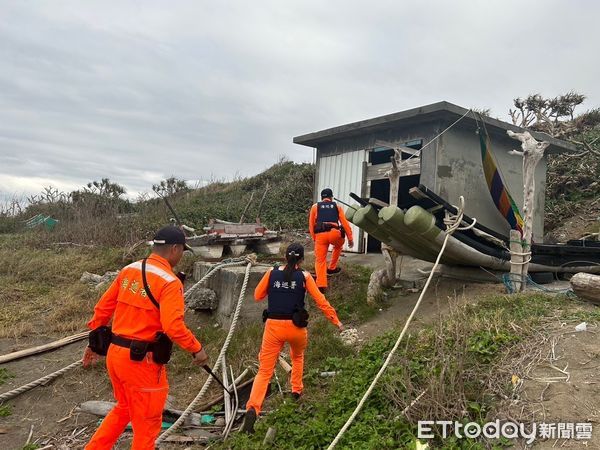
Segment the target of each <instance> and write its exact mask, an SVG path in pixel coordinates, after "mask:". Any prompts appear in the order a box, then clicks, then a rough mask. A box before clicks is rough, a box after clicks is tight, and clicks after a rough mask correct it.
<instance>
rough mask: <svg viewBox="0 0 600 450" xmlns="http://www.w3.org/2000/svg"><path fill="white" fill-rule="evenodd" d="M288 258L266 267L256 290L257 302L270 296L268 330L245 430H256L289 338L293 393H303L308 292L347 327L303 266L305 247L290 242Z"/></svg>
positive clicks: (337, 323) (328, 315)
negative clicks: (255, 427) (257, 418)
mask: <svg viewBox="0 0 600 450" xmlns="http://www.w3.org/2000/svg"><path fill="white" fill-rule="evenodd" d="M285 259H286V265H285V266H284V267H274V268H272V269H270V270H269V271H267V273H265V275H264V276H263V278H262V280H261V281H260V283H258V286H256V289H255V291H254V298H255V299H256V301H257V302H259V301H261V300H264V299H265V297H268V307H267V309H266V310H265V311H264V313H263V321H264V322H265V331H264V333H263V339H262V345H261V348H260V353H259V355H258V361H259V368H258V373H257V375H256V378H254V384H253V385H252V392H251V393H250V398H249V400H248V403H247V404H246V416H245V417H244V423H243V424H242V431H244V432H246V433H252V432H254V422H255V421H256V417H257V416H258V414H259V413H260V411H261V408H262V404H263V401H264V399H265V395H266V393H267V388H268V386H269V383H270V382H271V377H272V376H273V372H274V370H275V365H276V364H277V359H278V358H279V353H280V352H281V349H282V348H283V346H284V344H285V343H286V342H287V343H288V344H290V354H291V359H292V396H293V397H294V398H295V399H298V398H300V396H301V395H302V389H303V384H302V373H303V371H304V350H305V349H306V345H307V343H308V333H307V330H306V326H307V325H308V313H307V312H306V309H305V307H304V297H305V295H306V292H307V291H308V293H309V294H310V295H311V297H312V298H313V299H314V300H315V303H316V304H317V306H318V307H319V309H320V310H321V311H322V312H323V314H324V315H325V317H326V318H327V319H328V320H329V321H330V322H331V323H332V324H333V325H335V326H336V327H338V328H339V330H340V331H342V330H343V329H344V327H343V325H342V323H341V322H340V320H339V319H338V317H337V314H336V312H335V309H333V307H332V306H331V305H330V304H329V302H328V301H327V299H326V298H325V296H324V295H323V294H322V293H321V291H319V288H317V285H316V283H315V280H314V279H313V277H312V276H311V275H310V273H308V272H305V271H303V270H302V269H301V268H300V266H301V264H302V261H303V260H304V247H302V245H300V244H296V243H294V244H291V245H290V246H289V247H288V248H287V249H286V251H285Z"/></svg>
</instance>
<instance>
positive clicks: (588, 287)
mask: <svg viewBox="0 0 600 450" xmlns="http://www.w3.org/2000/svg"><path fill="white" fill-rule="evenodd" d="M571 287H572V288H573V291H574V292H575V294H577V296H578V297H581V298H583V299H585V300H588V301H590V302H592V303H594V304H596V305H600V276H599V275H592V274H589V273H583V272H580V273H576V274H575V275H573V277H571Z"/></svg>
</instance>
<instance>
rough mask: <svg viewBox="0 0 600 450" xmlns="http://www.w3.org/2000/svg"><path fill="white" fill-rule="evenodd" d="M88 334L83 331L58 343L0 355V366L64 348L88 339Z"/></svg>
mask: <svg viewBox="0 0 600 450" xmlns="http://www.w3.org/2000/svg"><path fill="white" fill-rule="evenodd" d="M89 333H90V332H89V331H83V332H81V333H77V334H74V335H72V336H67V337H65V338H62V339H59V340H58V341H54V342H50V343H48V344H44V345H38V346H37V347H32V348H28V349H25V350H19V351H18V352H13V353H8V354H6V355H2V356H0V364H4V363H7V362H9V361H14V360H15V359H20V358H25V357H26V356H31V355H35V354H38V353H44V352H47V351H50V350H54V349H57V348H60V347H64V346H65V345H69V344H72V343H73V342H77V341H82V340H84V339H86V338H87V337H88V334H89Z"/></svg>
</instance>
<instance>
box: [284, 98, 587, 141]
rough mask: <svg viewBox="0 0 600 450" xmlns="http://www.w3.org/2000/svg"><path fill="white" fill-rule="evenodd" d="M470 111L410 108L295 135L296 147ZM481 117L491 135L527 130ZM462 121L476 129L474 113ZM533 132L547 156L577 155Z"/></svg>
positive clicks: (445, 107) (442, 106)
mask: <svg viewBox="0 0 600 450" xmlns="http://www.w3.org/2000/svg"><path fill="white" fill-rule="evenodd" d="M467 111H468V109H466V108H463V107H461V106H458V105H455V104H453V103H450V102H446V101H443V102H437V103H432V104H431V105H425V106H421V107H418V108H413V109H407V110H406V111H401V112H397V113H393V114H387V115H385V116H379V117H375V118H373V119H367V120H361V121H359V122H352V123H349V124H346V125H340V126H337V127H333V128H327V129H325V130H321V131H315V132H314V133H308V134H304V135H301V136H296V137H295V138H294V140H293V142H294V143H295V144H300V145H306V146H308V147H318V146H319V145H320V144H324V143H327V142H331V141H335V140H338V139H344V138H349V137H355V136H360V135H364V134H365V133H371V132H375V131H379V130H387V129H390V128H394V127H398V126H402V127H406V126H410V125H411V124H417V123H423V122H428V121H432V120H436V119H447V120H450V121H454V120H456V119H458V118H460V117H461V116H463V115H465V114H466V113H467ZM481 118H482V120H483V122H484V123H485V125H486V128H487V129H488V130H489V131H490V132H494V131H499V132H502V133H504V134H506V130H512V131H514V132H517V133H519V132H523V131H525V129H524V128H521V127H518V126H516V125H513V124H510V123H508V122H503V121H502V120H498V119H493V118H491V117H487V116H481ZM463 121H467V122H470V123H472V125H473V127H475V126H476V122H475V118H474V115H473V114H469V115H467V116H466V117H465V118H464V119H463ZM530 133H531V135H532V136H533V137H534V138H535V139H537V140H538V141H546V142H549V143H550V146H549V147H548V149H547V151H546V152H547V153H562V152H574V151H576V150H577V149H576V147H575V145H574V144H571V143H570V142H565V141H562V140H560V139H556V138H553V137H551V136H550V135H548V134H546V133H540V132H536V131H530ZM507 138H508V136H507ZM515 142H517V141H515Z"/></svg>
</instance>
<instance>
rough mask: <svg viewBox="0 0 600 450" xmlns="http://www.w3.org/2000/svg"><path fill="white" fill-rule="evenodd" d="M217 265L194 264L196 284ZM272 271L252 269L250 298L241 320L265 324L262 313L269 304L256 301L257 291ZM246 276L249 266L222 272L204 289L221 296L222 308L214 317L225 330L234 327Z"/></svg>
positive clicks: (248, 290)
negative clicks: (255, 292) (259, 284)
mask: <svg viewBox="0 0 600 450" xmlns="http://www.w3.org/2000/svg"><path fill="white" fill-rule="evenodd" d="M214 265H215V263H209V262H204V261H201V262H197V263H196V264H194V274H193V275H194V280H196V281H198V280H200V279H201V278H202V277H203V276H204V275H205V274H206V273H207V272H208V271H209V270H210V269H211V268H212V267H213V266H214ZM268 269H269V267H268V266H253V267H252V268H251V269H250V279H249V280H248V287H247V288H246V295H245V297H244V299H243V304H242V310H241V312H240V319H239V320H241V321H260V320H262V312H263V310H264V309H265V308H266V306H267V304H266V302H256V301H254V289H255V288H256V286H257V285H258V282H259V281H260V279H261V278H262V277H263V275H264V273H265V272H266V271H267V270H268ZM245 272H246V266H235V267H226V268H223V269H219V271H218V272H217V273H216V274H215V275H213V276H212V277H211V278H209V280H208V282H207V283H206V285H205V286H204V287H207V288H209V289H212V290H213V291H215V292H216V293H217V301H218V306H217V307H216V310H215V311H214V314H215V316H216V319H217V320H218V322H219V323H220V324H221V326H222V327H223V328H226V329H227V328H229V326H230V325H231V320H232V319H233V313H234V311H235V305H236V303H237V300H238V297H239V295H240V290H241V288H242V283H243V282H244V274H245Z"/></svg>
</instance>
